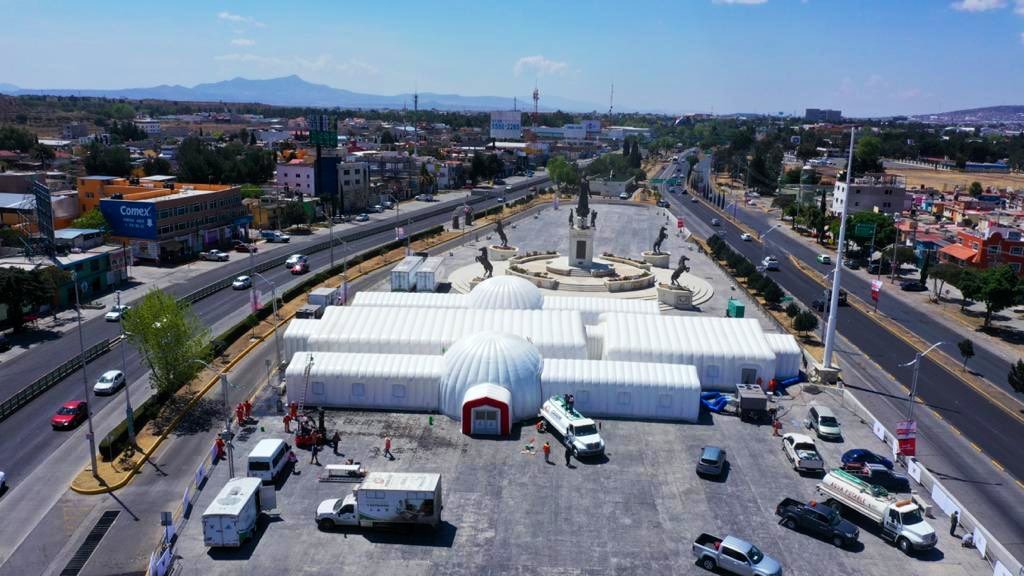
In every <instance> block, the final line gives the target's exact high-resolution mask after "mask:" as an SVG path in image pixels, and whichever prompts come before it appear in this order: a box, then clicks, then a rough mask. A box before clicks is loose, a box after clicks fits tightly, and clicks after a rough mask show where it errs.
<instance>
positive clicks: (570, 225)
mask: <svg viewBox="0 0 1024 576" xmlns="http://www.w3.org/2000/svg"><path fill="white" fill-rule="evenodd" d="M572 223H573V215H572V208H569V227H570V228H571V227H572Z"/></svg>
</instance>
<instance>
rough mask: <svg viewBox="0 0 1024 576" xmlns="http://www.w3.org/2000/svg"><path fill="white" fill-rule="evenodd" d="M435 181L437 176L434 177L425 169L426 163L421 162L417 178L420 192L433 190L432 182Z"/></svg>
mask: <svg viewBox="0 0 1024 576" xmlns="http://www.w3.org/2000/svg"><path fill="white" fill-rule="evenodd" d="M436 182H437V178H435V177H434V174H433V173H432V172H431V171H430V170H427V165H426V164H421V165H420V178H419V184H420V192H433V191H434V183H436Z"/></svg>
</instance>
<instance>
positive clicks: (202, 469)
mask: <svg viewBox="0 0 1024 576" xmlns="http://www.w3.org/2000/svg"><path fill="white" fill-rule="evenodd" d="M205 479H206V463H205V462H204V463H202V464H200V465H199V468H196V486H197V487H198V486H201V485H202V484H203V480H205Z"/></svg>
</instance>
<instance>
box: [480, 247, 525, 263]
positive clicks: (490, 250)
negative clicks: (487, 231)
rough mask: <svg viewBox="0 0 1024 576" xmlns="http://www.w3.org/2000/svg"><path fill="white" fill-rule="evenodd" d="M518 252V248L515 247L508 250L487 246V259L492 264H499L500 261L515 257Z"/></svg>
mask: <svg viewBox="0 0 1024 576" xmlns="http://www.w3.org/2000/svg"><path fill="white" fill-rule="evenodd" d="M517 252H519V248H516V247H515V246H509V247H508V248H502V247H501V246H488V247H487V257H488V258H490V259H491V260H493V261H494V262H500V261H502V260H508V259H509V258H511V257H513V256H515V255H516V253H517Z"/></svg>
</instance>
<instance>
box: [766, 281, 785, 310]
mask: <svg viewBox="0 0 1024 576" xmlns="http://www.w3.org/2000/svg"><path fill="white" fill-rule="evenodd" d="M761 296H762V297H763V298H764V301H765V302H766V303H767V304H768V306H770V307H773V308H774V307H775V306H778V305H779V303H780V302H782V299H783V298H784V297H785V296H786V294H785V293H784V292H783V291H782V288H779V285H778V284H776V283H775V282H774V281H772V282H771V283H768V284H767V285H766V286H765V287H764V288H763V290H762V291H761Z"/></svg>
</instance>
